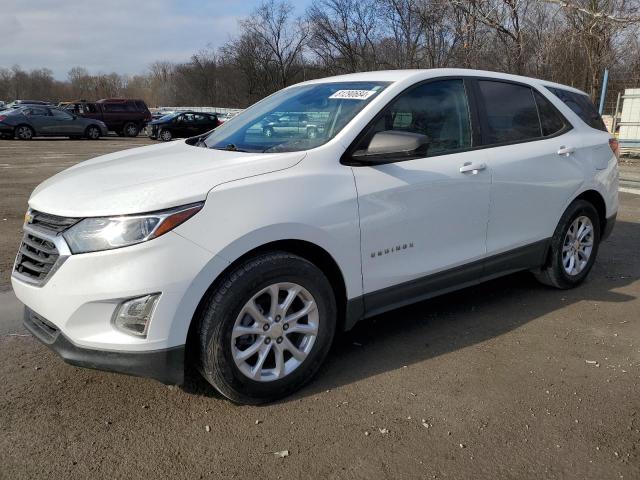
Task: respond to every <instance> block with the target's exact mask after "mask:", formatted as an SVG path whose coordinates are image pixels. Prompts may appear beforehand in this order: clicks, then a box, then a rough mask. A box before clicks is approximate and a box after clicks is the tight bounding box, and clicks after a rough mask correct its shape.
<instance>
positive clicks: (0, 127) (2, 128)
mask: <svg viewBox="0 0 640 480" xmlns="http://www.w3.org/2000/svg"><path fill="white" fill-rule="evenodd" d="M13 129H14V127H12V126H11V125H4V124H1V123H0V134H2V135H13Z"/></svg>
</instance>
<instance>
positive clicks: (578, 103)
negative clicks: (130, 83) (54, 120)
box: [12, 69, 618, 403]
mask: <svg viewBox="0 0 640 480" xmlns="http://www.w3.org/2000/svg"><path fill="white" fill-rule="evenodd" d="M285 114H296V115H306V116H307V117H308V118H310V119H314V118H321V119H322V121H323V125H324V128H323V130H322V131H321V132H318V135H316V136H314V137H313V138H310V137H309V136H308V135H306V134H305V132H302V133H299V132H295V131H293V130H292V131H291V132H287V133H286V134H285V133H281V134H280V135H273V136H271V137H267V136H265V135H262V129H261V127H260V126H261V125H262V122H263V121H264V119H265V118H269V117H272V116H276V115H279V116H282V115H285ZM617 187H618V170H617V144H616V142H615V140H613V139H612V138H611V136H610V135H609V134H608V133H607V132H606V129H605V127H604V125H603V124H602V120H601V119H600V117H599V116H598V114H597V112H596V111H595V109H594V107H593V105H592V104H591V102H590V101H589V99H588V97H587V96H586V95H585V94H584V93H583V92H580V91H578V90H576V89H574V88H571V87H567V86H563V85H557V84H553V83H550V82H546V81H542V80H536V79H532V78H524V77H518V76H512V75H503V74H498V73H491V72H482V71H473V70H456V69H444V70H409V71H383V72H369V73H358V74H353V75H345V76H339V77H332V78H325V79H320V80H313V81H310V82H305V83H301V84H298V85H294V86H292V87H289V88H286V89H285V90H282V91H280V92H277V93H275V94H273V95H271V96H270V97H268V98H266V99H264V100H262V101H261V102H259V103H257V104H255V105H254V106H253V107H251V108H249V109H247V110H245V111H244V112H242V113H241V114H239V115H237V116H236V117H234V118H233V119H231V120H229V121H228V122H226V123H225V124H224V125H222V126H221V127H219V128H218V129H216V130H215V132H213V133H211V134H210V135H209V136H207V137H202V138H194V139H190V140H186V141H176V142H171V143H168V144H162V145H156V146H149V147H142V148H137V149H131V150H126V151H123V152H118V153H113V154H109V155H105V156H102V157H99V158H96V159H93V160H90V161H87V162H83V163H81V164H78V165H76V166H74V167H71V168H69V169H68V170H65V171H63V172H61V173H59V174H58V175H55V176H54V177H52V178H50V179H49V180H47V181H45V182H44V183H42V184H41V185H40V186H38V187H37V188H36V189H35V191H34V192H33V194H32V195H31V198H30V200H29V211H28V213H27V216H26V222H25V225H24V238H23V241H22V244H21V246H20V251H19V253H18V256H17V258H16V263H15V268H14V271H13V277H12V284H13V288H14V290H15V293H16V295H17V296H18V298H19V299H20V300H22V302H24V303H25V305H26V309H25V318H24V321H25V325H26V326H27V328H28V329H29V330H30V331H31V332H32V333H33V334H34V335H35V336H36V337H37V338H39V339H40V340H41V341H42V342H44V343H46V344H47V345H48V346H49V347H50V348H52V349H53V350H55V351H56V352H58V353H59V354H60V355H61V356H62V357H63V358H64V359H65V360H66V361H67V362H69V363H71V364H74V365H80V366H85V367H90V368H98V369H104V370H111V371H117V372H124V373H129V374H134V375H141V376H148V377H153V378H155V379H158V380H160V381H163V382H165V383H178V384H179V383H181V382H182V380H183V372H184V365H185V358H193V359H194V360H195V362H196V363H197V366H198V368H199V370H200V371H201V372H202V374H203V375H204V377H205V378H206V379H207V380H208V381H209V382H210V383H211V384H212V385H213V386H214V387H215V388H216V389H218V390H219V391H220V392H221V393H222V394H223V395H225V396H226V397H228V398H230V399H231V400H233V401H235V402H241V403H260V402H265V401H270V400H274V399H276V398H279V397H282V396H285V395H287V394H290V393H291V392H293V391H295V390H297V389H299V388H300V387H301V386H302V385H303V384H304V383H305V382H307V381H309V379H310V378H311V377H312V376H313V374H314V373H315V372H316V371H317V370H318V368H319V367H320V365H321V364H322V362H323V360H324V359H325V356H326V355H327V352H328V351H329V348H330V346H331V343H332V341H333V338H334V336H335V335H336V332H338V331H343V330H348V329H350V328H351V327H352V326H353V325H354V324H355V323H356V322H357V321H359V320H362V319H364V318H367V317H371V316H372V315H377V314H379V313H382V312H385V311H388V310H390V309H393V308H397V307H399V306H402V305H406V304H409V303H412V302H416V301H420V300H424V299H426V298H429V297H433V296H435V295H439V294H442V293H444V292H449V291H451V290H454V289H458V288H462V287H466V286H469V285H473V284H477V283H479V282H482V281H484V280H487V279H491V278H495V277H497V276H500V275H505V274H508V273H511V272H515V271H519V270H531V271H532V272H534V274H535V275H536V277H537V278H539V279H540V280H541V281H543V282H544V283H546V284H548V285H553V286H555V287H558V288H571V287H574V286H576V285H578V284H580V283H581V282H582V281H583V280H584V279H585V277H586V276H587V275H588V273H589V271H590V270H591V267H592V266H593V263H594V261H595V259H596V254H597V252H598V246H599V244H600V242H601V241H602V240H604V239H605V238H606V237H607V236H608V235H609V233H610V232H611V230H612V228H613V225H614V223H615V218H616V212H617V209H618V194H617V190H618V188H617ZM187 354H188V355H187Z"/></svg>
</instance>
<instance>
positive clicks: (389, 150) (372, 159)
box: [352, 130, 429, 163]
mask: <svg viewBox="0 0 640 480" xmlns="http://www.w3.org/2000/svg"><path fill="white" fill-rule="evenodd" d="M428 148H429V137H427V136H426V135H423V134H421V133H414V132H404V131H401V130H386V131H384V132H377V133H376V134H374V136H373V138H371V141H370V142H369V145H368V146H367V148H366V149H364V150H357V151H356V152H354V153H353V155H352V157H353V158H354V159H355V160H358V161H362V162H365V163H384V162H388V161H389V160H391V159H393V160H399V159H403V158H419V157H426V156H427V150H428Z"/></svg>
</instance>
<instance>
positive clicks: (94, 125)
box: [84, 123, 102, 136]
mask: <svg viewBox="0 0 640 480" xmlns="http://www.w3.org/2000/svg"><path fill="white" fill-rule="evenodd" d="M91 127H96V128H97V129H98V131H99V132H100V136H102V129H101V128H100V125H98V124H97V123H90V124H88V125H87V126H86V127H84V134H85V135H86V134H87V133H88V132H89V129H90V128H91Z"/></svg>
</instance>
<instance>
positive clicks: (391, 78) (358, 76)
mask: <svg viewBox="0 0 640 480" xmlns="http://www.w3.org/2000/svg"><path fill="white" fill-rule="evenodd" d="M449 76H467V77H474V76H477V77H491V78H496V79H501V80H511V81H514V82H522V83H529V84H531V83H535V84H538V85H544V86H549V87H557V88H564V89H566V90H571V91H573V92H576V93H581V94H585V93H584V92H583V91H581V90H578V89H577V88H574V87H570V86H568V85H562V84H559V83H554V82H549V81H547V80H542V79H538V78H533V77H524V76H521V75H512V74H509V73H501V72H490V71H487V70H472V69H467V68H430V69H413V70H377V71H373V72H359V73H349V74H346V75H337V76H334V77H326V78H318V79H315V80H309V81H307V82H303V83H301V84H298V85H308V84H314V83H327V82H399V81H403V80H411V79H414V80H415V81H416V82H417V81H420V80H423V79H428V78H433V77H449Z"/></svg>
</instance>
